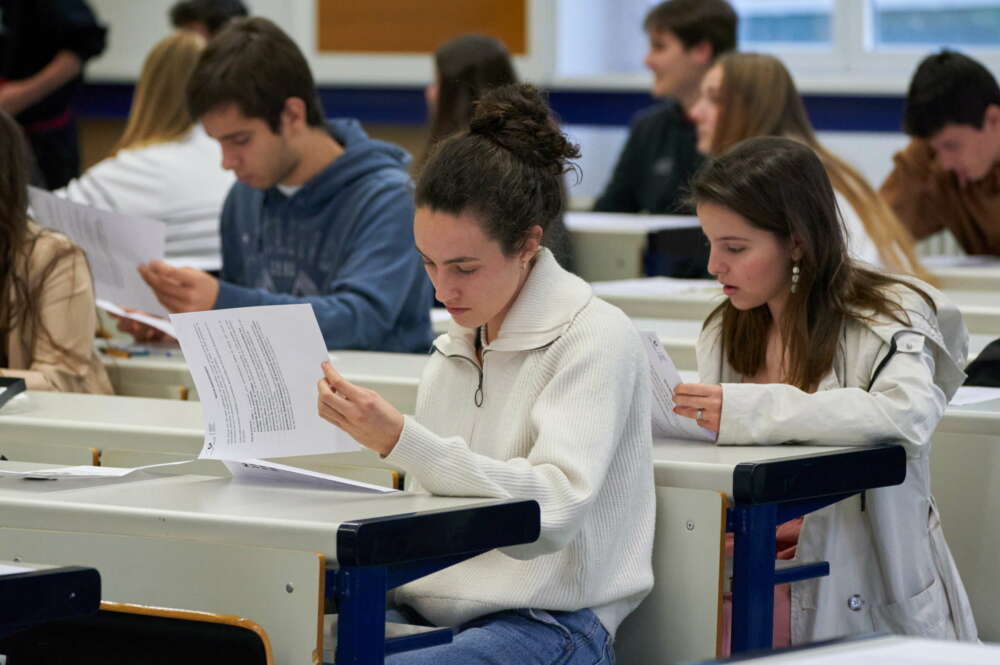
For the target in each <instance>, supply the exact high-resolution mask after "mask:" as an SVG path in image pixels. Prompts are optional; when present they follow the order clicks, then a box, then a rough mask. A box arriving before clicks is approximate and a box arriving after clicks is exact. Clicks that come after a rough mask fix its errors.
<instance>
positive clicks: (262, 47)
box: [187, 17, 323, 134]
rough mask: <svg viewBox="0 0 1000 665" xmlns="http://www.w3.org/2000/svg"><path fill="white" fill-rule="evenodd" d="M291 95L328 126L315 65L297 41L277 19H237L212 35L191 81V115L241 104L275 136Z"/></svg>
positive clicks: (310, 117)
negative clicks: (315, 77) (281, 26)
mask: <svg viewBox="0 0 1000 665" xmlns="http://www.w3.org/2000/svg"><path fill="white" fill-rule="evenodd" d="M290 97H297V98H299V99H301V100H302V101H303V102H304V103H305V105H306V122H307V123H308V124H309V125H311V126H313V127H322V126H323V106H322V104H321V103H320V100H319V96H318V95H317V93H316V85H315V83H314V82H313V77H312V72H311V71H310V70H309V63H307V62H306V59H305V57H304V56H303V55H302V51H300V50H299V47H298V46H296V45H295V42H293V41H292V40H291V38H290V37H289V36H288V35H286V34H285V33H284V31H282V29H281V28H279V27H278V26H276V25H275V24H274V23H272V22H271V21H268V20H267V19H265V18H260V17H253V18H244V19H234V20H232V21H230V22H229V24H228V25H227V26H226V27H225V28H223V30H222V31H221V32H220V33H219V34H218V35H216V36H215V37H213V38H212V40H211V41H210V42H209V43H208V47H207V48H206V49H205V52H204V53H202V55H201V59H200V60H199V61H198V65H197V66H196V67H195V69H194V72H193V73H192V74H191V79H190V80H189V81H188V85H187V103H188V109H189V110H190V112H191V117H192V118H195V119H199V118H201V117H202V116H203V115H205V114H206V113H208V112H209V111H211V110H213V109H215V108H218V107H219V106H224V105H226V104H236V105H237V106H238V107H239V109H240V111H241V112H242V113H243V115H245V116H246V117H248V118H261V119H262V120H264V121H265V122H267V124H268V126H269V127H270V128H271V131H273V132H274V133H275V134H277V133H278V132H279V130H280V127H281V112H282V111H283V110H284V108H285V101H286V100H287V99H288V98H290Z"/></svg>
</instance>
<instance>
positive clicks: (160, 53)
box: [112, 30, 205, 154]
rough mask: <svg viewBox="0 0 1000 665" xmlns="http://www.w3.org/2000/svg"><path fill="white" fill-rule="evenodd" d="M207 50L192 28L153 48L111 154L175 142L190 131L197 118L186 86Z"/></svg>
mask: <svg viewBox="0 0 1000 665" xmlns="http://www.w3.org/2000/svg"><path fill="white" fill-rule="evenodd" d="M204 50H205V39H204V37H202V36H201V35H199V34H197V33H195V32H193V31H191V30H178V31H177V32H174V33H173V34H172V35H169V36H168V37H165V38H164V39H162V40H160V42H159V43H158V44H157V45H156V46H154V47H153V50H152V51H150V52H149V55H147V56H146V61H145V62H144V63H143V64H142V74H140V75H139V82H138V83H137V84H136V86H135V96H134V97H133V98H132V108H131V110H130V111H129V114H128V122H127V123H126V125H125V132H124V133H123V134H122V137H121V139H120V140H119V141H118V144H117V145H116V146H115V149H114V150H113V151H112V154H115V153H117V152H118V151H119V150H128V149H130V148H139V147H142V146H147V145H152V144H155V143H165V142H167V141H174V140H177V139H179V138H181V137H182V136H184V135H185V134H187V133H188V132H189V131H190V130H191V127H192V126H193V125H194V120H193V119H192V118H191V114H190V113H189V112H188V108H187V98H186V94H185V88H186V87H187V82H188V79H189V78H190V77H191V72H193V71H194V68H195V65H196V64H197V63H198V58H200V57H201V53H202V51H204Z"/></svg>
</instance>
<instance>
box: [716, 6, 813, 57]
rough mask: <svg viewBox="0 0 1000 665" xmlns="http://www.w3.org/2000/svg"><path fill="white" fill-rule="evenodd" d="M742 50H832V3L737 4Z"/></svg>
mask: <svg viewBox="0 0 1000 665" xmlns="http://www.w3.org/2000/svg"><path fill="white" fill-rule="evenodd" d="M733 6H734V7H736V11H737V12H738V13H739V15H740V26H739V39H740V49H741V50H751V49H753V48H755V47H759V46H773V45H776V44H792V45H795V46H809V47H813V46H829V45H830V44H831V42H832V34H833V28H832V24H833V20H832V14H833V0H735V2H733Z"/></svg>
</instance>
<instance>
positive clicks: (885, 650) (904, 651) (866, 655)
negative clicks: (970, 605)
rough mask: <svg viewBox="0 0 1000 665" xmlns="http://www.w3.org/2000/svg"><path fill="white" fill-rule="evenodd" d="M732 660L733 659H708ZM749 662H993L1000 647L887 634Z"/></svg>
mask: <svg viewBox="0 0 1000 665" xmlns="http://www.w3.org/2000/svg"><path fill="white" fill-rule="evenodd" d="M707 662H709V663H715V662H730V661H707ZM735 662H740V663H747V665H770V664H772V663H773V664H774V665H870V664H871V663H879V664H880V665H956V664H957V663H962V664H963V665H987V664H989V665H993V664H995V663H998V662H1000V646H998V645H996V644H970V643H968V642H945V641H943V640H926V639H921V638H916V637H901V636H897V635H887V636H885V637H873V638H870V639H856V640H847V641H843V642H835V643H833V644H826V645H820V646H814V647H809V646H805V647H802V648H796V649H789V650H785V651H777V652H775V653H770V654H762V655H758V656H751V657H747V658H744V659H738V660H737V661H735Z"/></svg>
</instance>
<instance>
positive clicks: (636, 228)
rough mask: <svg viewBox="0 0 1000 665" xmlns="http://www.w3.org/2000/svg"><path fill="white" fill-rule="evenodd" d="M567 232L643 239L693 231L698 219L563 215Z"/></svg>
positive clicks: (688, 217)
mask: <svg viewBox="0 0 1000 665" xmlns="http://www.w3.org/2000/svg"><path fill="white" fill-rule="evenodd" d="M563 222H564V223H565V225H566V229H567V230H568V231H569V232H570V233H600V234H612V235H641V236H646V235H648V234H650V233H655V232H656V231H668V230H671V229H693V228H697V227H698V225H699V222H698V218H697V217H694V216H689V215H635V214H631V213H616V212H567V213H566V215H565V216H564V217H563Z"/></svg>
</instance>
